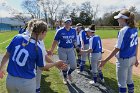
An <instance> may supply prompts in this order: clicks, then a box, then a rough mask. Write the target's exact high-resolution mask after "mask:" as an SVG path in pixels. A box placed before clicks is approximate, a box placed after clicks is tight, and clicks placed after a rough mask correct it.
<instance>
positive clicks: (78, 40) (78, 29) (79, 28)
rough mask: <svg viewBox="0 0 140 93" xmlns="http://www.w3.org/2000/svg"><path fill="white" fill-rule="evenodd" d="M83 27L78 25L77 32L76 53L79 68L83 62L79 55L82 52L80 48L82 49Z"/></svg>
mask: <svg viewBox="0 0 140 93" xmlns="http://www.w3.org/2000/svg"><path fill="white" fill-rule="evenodd" d="M81 27H82V24H81V23H78V24H77V25H76V32H77V48H76V52H77V57H78V58H77V67H78V68H79V65H80V62H81V55H80V54H79V52H80V48H81V42H80V35H79V34H80V31H81Z"/></svg>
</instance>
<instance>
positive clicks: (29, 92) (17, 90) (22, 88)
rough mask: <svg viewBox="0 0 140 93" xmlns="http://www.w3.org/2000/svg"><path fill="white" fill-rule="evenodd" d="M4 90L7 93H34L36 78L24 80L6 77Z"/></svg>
mask: <svg viewBox="0 0 140 93" xmlns="http://www.w3.org/2000/svg"><path fill="white" fill-rule="evenodd" d="M6 88H7V91H8V93H36V78H33V79H24V78H19V77H14V76H11V75H8V76H7V80H6Z"/></svg>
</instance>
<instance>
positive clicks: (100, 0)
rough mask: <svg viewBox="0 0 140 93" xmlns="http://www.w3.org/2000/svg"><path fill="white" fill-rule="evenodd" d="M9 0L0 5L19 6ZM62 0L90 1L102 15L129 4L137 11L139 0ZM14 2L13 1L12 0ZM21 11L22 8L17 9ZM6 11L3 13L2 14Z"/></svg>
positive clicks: (70, 2)
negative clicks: (97, 6)
mask: <svg viewBox="0 0 140 93" xmlns="http://www.w3.org/2000/svg"><path fill="white" fill-rule="evenodd" d="M9 1H12V0H0V5H1V4H2V3H3V2H5V3H6V5H7V6H9V7H11V8H12V9H14V8H15V10H17V9H19V8H17V6H18V7H19V6H20V3H21V2H20V3H17V6H13V5H11V4H9ZM62 1H64V2H65V3H66V4H72V3H75V4H76V5H81V3H84V2H85V1H90V2H91V4H92V5H93V6H95V5H97V4H98V5H99V11H98V15H99V16H102V15H103V14H104V13H106V12H110V11H112V12H113V11H118V10H121V9H123V8H124V7H125V8H129V7H131V6H135V7H136V9H137V11H139V12H140V0H62ZM12 2H14V1H12ZM73 6H74V4H73ZM17 11H18V10H17ZM19 11H22V10H19ZM0 13H1V7H0ZM4 14H6V13H4V11H3V14H2V15H4Z"/></svg>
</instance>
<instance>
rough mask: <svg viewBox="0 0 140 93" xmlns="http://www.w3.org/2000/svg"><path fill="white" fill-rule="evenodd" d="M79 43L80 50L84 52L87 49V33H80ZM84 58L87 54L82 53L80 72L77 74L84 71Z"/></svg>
mask: <svg viewBox="0 0 140 93" xmlns="http://www.w3.org/2000/svg"><path fill="white" fill-rule="evenodd" d="M82 28H83V27H82ZM80 42H81V49H84V50H86V49H88V48H89V37H88V36H87V33H86V31H84V29H82V30H81V31H80ZM86 57H87V53H83V54H82V55H81V62H80V71H77V72H78V73H81V72H82V71H84V68H85V62H86Z"/></svg>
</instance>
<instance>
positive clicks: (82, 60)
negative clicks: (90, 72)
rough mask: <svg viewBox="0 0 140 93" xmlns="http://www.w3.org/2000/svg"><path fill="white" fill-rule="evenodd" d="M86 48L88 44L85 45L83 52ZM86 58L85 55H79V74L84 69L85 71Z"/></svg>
mask: <svg viewBox="0 0 140 93" xmlns="http://www.w3.org/2000/svg"><path fill="white" fill-rule="evenodd" d="M88 48H89V45H88V44H85V46H84V50H86V49H88ZM86 57H87V53H83V54H82V55H81V63H80V72H82V71H84V69H85V62H86Z"/></svg>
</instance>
